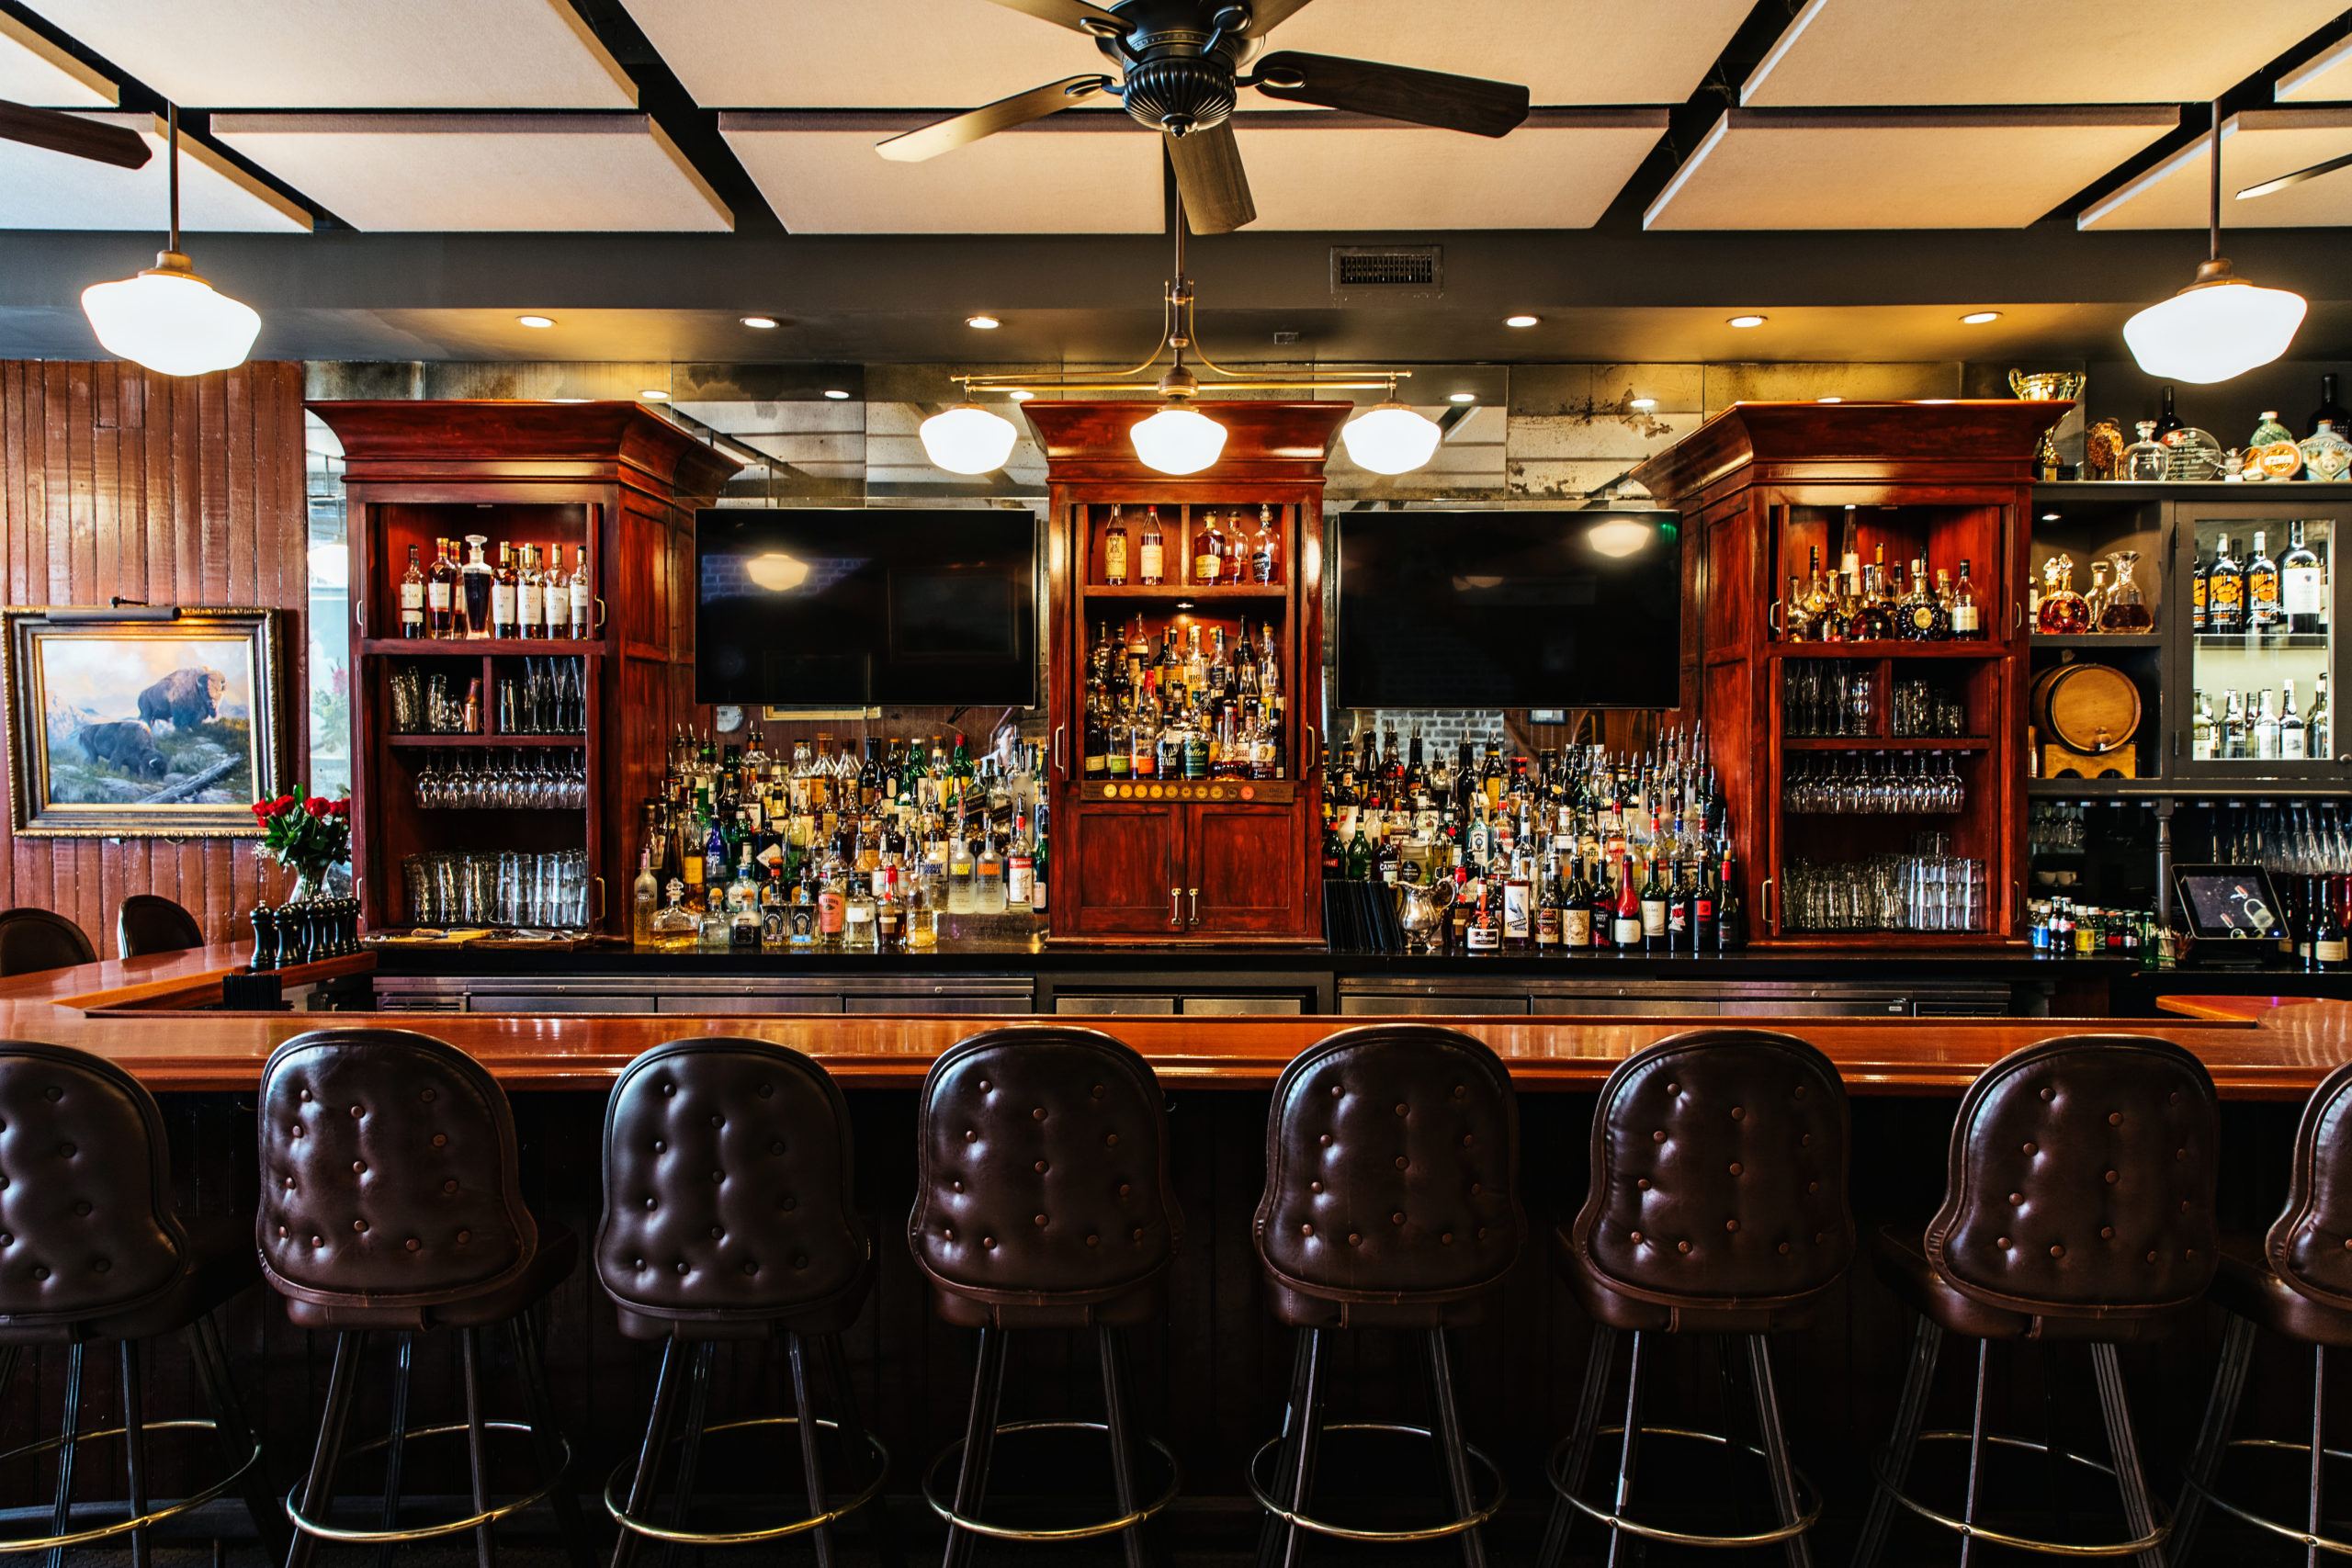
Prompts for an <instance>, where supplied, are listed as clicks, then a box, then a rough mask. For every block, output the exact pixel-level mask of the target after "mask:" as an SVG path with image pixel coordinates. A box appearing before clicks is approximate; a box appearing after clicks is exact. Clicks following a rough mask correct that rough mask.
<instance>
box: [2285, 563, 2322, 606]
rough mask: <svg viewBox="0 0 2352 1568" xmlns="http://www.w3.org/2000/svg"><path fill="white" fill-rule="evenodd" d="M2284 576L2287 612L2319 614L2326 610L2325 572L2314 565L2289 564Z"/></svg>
mask: <svg viewBox="0 0 2352 1568" xmlns="http://www.w3.org/2000/svg"><path fill="white" fill-rule="evenodd" d="M2281 575H2283V576H2284V577H2285V578H2286V598H2287V614H2289V615H2324V614H2325V613H2326V611H2327V604H2326V599H2327V573H2326V572H2324V571H2323V570H2320V569H2319V568H2318V567H2315V566H2290V567H2289V568H2288V569H2287V570H2286V571H2285V572H2284V573H2282V574H2281Z"/></svg>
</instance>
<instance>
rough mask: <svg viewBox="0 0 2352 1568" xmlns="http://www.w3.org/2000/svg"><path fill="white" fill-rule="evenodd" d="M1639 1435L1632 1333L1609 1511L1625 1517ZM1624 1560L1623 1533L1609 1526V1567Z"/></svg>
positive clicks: (1637, 1365)
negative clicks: (1622, 1429)
mask: <svg viewBox="0 0 2352 1568" xmlns="http://www.w3.org/2000/svg"><path fill="white" fill-rule="evenodd" d="M1641 1435H1642V1331H1641V1330H1640V1329H1635V1330H1634V1355H1633V1359H1632V1362H1631V1364H1630V1365H1629V1366H1628V1367H1627V1369H1626V1371H1625V1440H1624V1443H1623V1445H1622V1446H1621V1447H1620V1448H1619V1449H1618V1450H1617V1500H1616V1502H1615V1503H1614V1504H1613V1505H1612V1506H1611V1507H1610V1510H1609V1511H1610V1512H1611V1513H1612V1514H1614V1515H1616V1516H1617V1517H1619V1518H1621V1519H1622V1518H1623V1517H1625V1513H1626V1510H1627V1509H1628V1507H1630V1506H1631V1505H1632V1503H1633V1501H1634V1450H1635V1449H1636V1448H1637V1447H1638V1446H1639V1442H1640V1438H1641ZM1624 1560H1625V1532H1624V1531H1623V1530H1622V1529H1618V1528H1617V1527H1616V1526H1614V1525H1611V1526H1610V1527H1609V1568H1621V1565H1622V1564H1623V1562H1624Z"/></svg>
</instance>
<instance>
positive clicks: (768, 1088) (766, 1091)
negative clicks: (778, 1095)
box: [760, 1083, 775, 1100]
mask: <svg viewBox="0 0 2352 1568" xmlns="http://www.w3.org/2000/svg"><path fill="white" fill-rule="evenodd" d="M774 1096H775V1085H774V1084H772V1083H763V1084H762V1085H761V1086H760V1098H761V1099H762V1100H767V1099H771V1098H773V1097H774Z"/></svg>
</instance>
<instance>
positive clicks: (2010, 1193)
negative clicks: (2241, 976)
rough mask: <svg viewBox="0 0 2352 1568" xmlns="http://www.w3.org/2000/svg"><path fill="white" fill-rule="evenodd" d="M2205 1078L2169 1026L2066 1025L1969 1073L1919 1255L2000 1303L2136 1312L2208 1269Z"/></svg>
mask: <svg viewBox="0 0 2352 1568" xmlns="http://www.w3.org/2000/svg"><path fill="white" fill-rule="evenodd" d="M2220 1120H2221V1112H2220V1110H2219V1108H2218V1107H2217V1106H2216V1104H2215V1103H2214V1099H2213V1080H2212V1078H2211V1077H2209V1076H2208V1075H2207V1073H2206V1071H2205V1066H2204V1064H2203V1063H2201V1062H2199V1060H2198V1059H2197V1058H2196V1057H2195V1056H2193V1055H2190V1054H2189V1053H2188V1052H2187V1051H2186V1050H2183V1049H2182V1048H2181V1047H2180V1046H2178V1045H2175V1044H2173V1043H2170V1042H2169V1041H2164V1040H2152V1039H2149V1038H2147V1037H2146V1036H2144V1035H2137V1034H2075V1035H2067V1036H2064V1037H2062V1038H2060V1039H2056V1040H2045V1041H2042V1042H2041V1043H2040V1044H2037V1045H2029V1046H2027V1047H2025V1048H2024V1049H2023V1050H2021V1051H2012V1052H2010V1053H2009V1054H2008V1055H2006V1056H2004V1057H2002V1058H2001V1059H2000V1060H1999V1061H1997V1062H1996V1063H1994V1064H1993V1065H1992V1066H1990V1067H1987V1068H1986V1069H1985V1072H1984V1074H1983V1075H1982V1076H1981V1077H1978V1078H1977V1080H1976V1081H1975V1082H1974V1083H1973V1084H1971V1085H1970V1086H1969V1089H1968V1093H1967V1095H1966V1097H1965V1098H1963V1099H1962V1100H1961V1104H1960V1115H1959V1119H1958V1120H1957V1121H1956V1122H1954V1123H1953V1125H1952V1130H1951V1170H1950V1174H1949V1176H1948V1177H1947V1179H1946V1180H1947V1186H1946V1188H1945V1190H1944V1202H1943V1207H1942V1208H1941V1209H1939V1210H1938V1211H1937V1212H1936V1217H1935V1219H1934V1220H1933V1221H1931V1222H1930V1223H1929V1224H1928V1237H1927V1250H1928V1261H1929V1262H1931V1263H1933V1264H1934V1265H1935V1267H1936V1269H1938V1270H1939V1272H1940V1273H1942V1275H1943V1276H1944V1277H1945V1278H1946V1279H1947V1280H1950V1281H1951V1284H1952V1285H1953V1287H1954V1288H1955V1289H1957V1290H1959V1291H1960V1292H1962V1294H1963V1295H1967V1296H1971V1297H1973V1298H1974V1299H1976V1300H1978V1301H1981V1302H1985V1303H1988V1304H1990V1305H1994V1306H1998V1307H2003V1308H2006V1309H2007V1310H2009V1311H2012V1312H2029V1313H2040V1312H2042V1311H2044V1310H2057V1311H2061V1312H2068V1313H2072V1314H2080V1313H2081V1312H2082V1311H2083V1310H2084V1309H2096V1310H2097V1311H2098V1314H2100V1315H2102V1316H2114V1317H2143V1316H2147V1315H2150V1314H2154V1313H2157V1312H2161V1311H2163V1310H2165V1308H2168V1307H2172V1306H2176V1305H2178V1304H2181V1303H2186V1302H2190V1301H2194V1300H2195V1299H2197V1298H2198V1297H2199V1296H2200V1295H2202V1294H2203V1293H2204V1292H2205V1287H2206V1285H2207V1284H2208V1283H2209V1282H2211V1280H2212V1278H2213V1266H2214V1261H2215V1247H2216V1242H2217V1239H2218V1232H2217V1226H2216V1221H2215V1218H2214V1213H2213V1177H2214V1151H2215V1149H2216V1147H2217V1146H2218V1145H2219V1141H2220Z"/></svg>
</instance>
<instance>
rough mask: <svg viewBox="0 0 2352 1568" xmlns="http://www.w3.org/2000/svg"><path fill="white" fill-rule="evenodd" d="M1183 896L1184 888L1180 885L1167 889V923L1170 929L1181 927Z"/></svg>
mask: <svg viewBox="0 0 2352 1568" xmlns="http://www.w3.org/2000/svg"><path fill="white" fill-rule="evenodd" d="M1183 897H1184V890H1183V889H1182V888H1181V887H1171V888H1170V889H1169V890H1168V924H1169V926H1170V929H1171V930H1182V928H1183V924H1184V906H1183V904H1182V898H1183Z"/></svg>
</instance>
